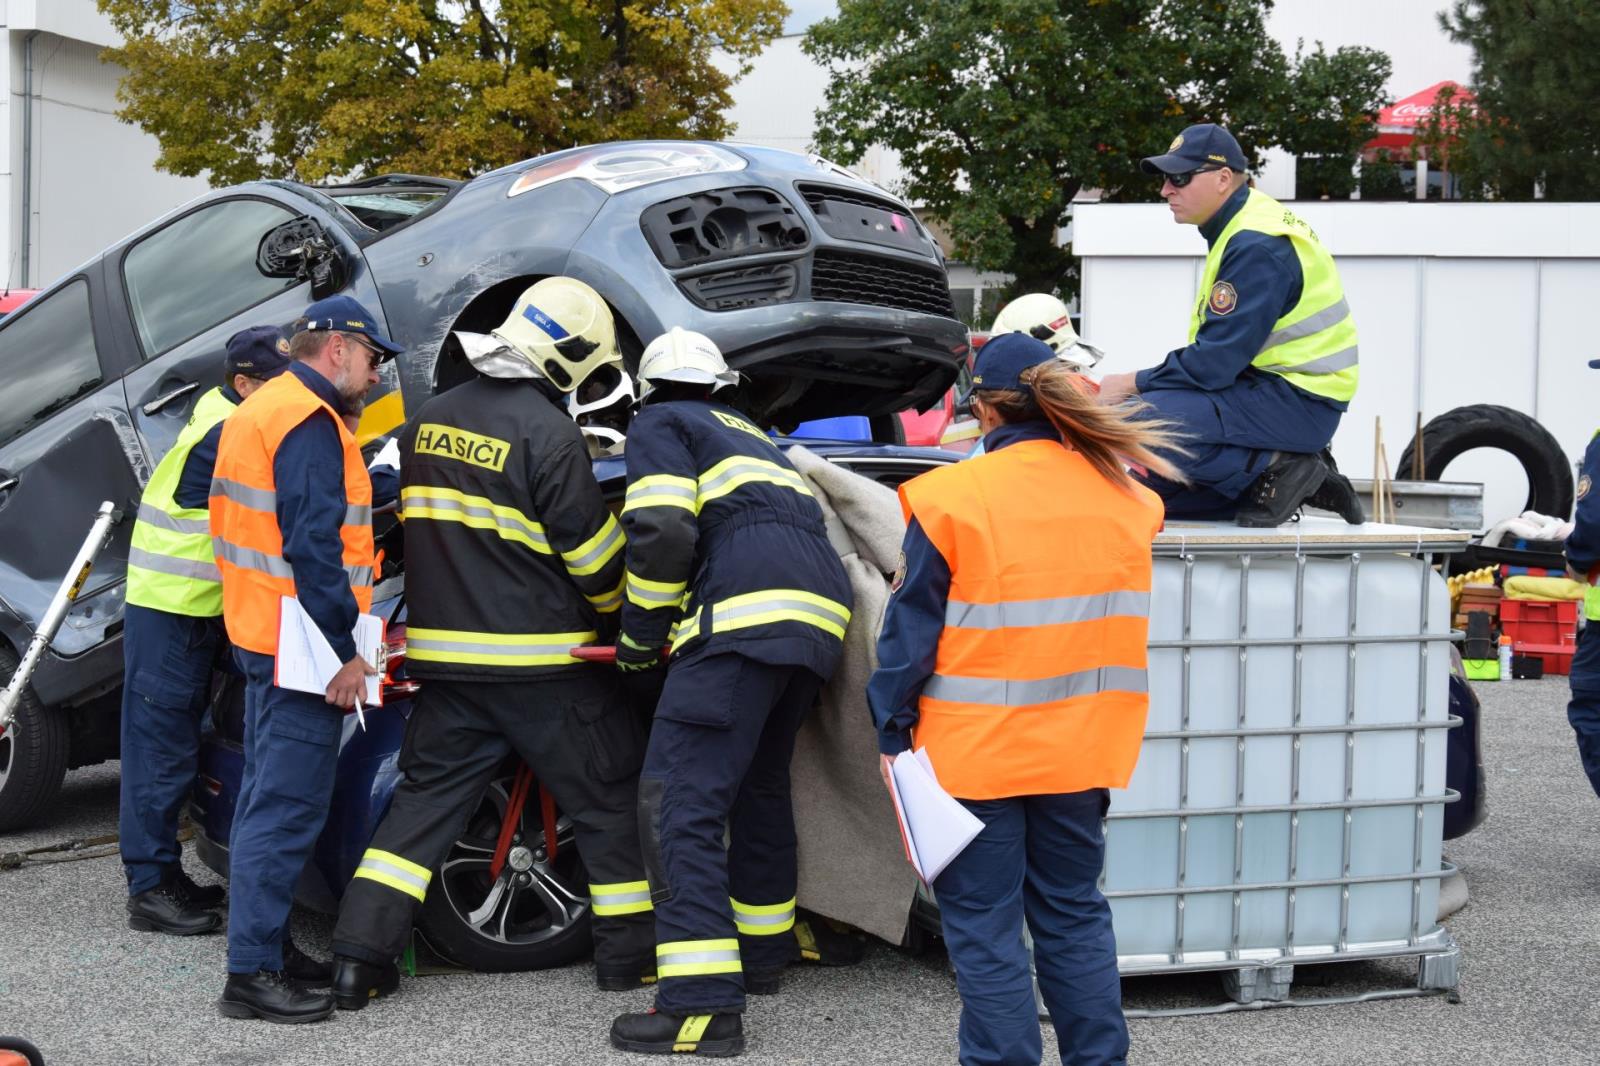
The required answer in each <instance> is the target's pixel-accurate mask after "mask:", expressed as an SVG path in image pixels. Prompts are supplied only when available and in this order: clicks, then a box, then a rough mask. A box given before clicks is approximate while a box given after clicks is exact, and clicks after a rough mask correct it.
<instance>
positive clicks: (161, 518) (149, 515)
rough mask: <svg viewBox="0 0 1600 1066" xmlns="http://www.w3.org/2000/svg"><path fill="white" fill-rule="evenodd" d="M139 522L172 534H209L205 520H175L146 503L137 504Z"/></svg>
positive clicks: (209, 524) (208, 522) (208, 524)
mask: <svg viewBox="0 0 1600 1066" xmlns="http://www.w3.org/2000/svg"><path fill="white" fill-rule="evenodd" d="M139 521H141V522H144V523H145V524H146V525H151V526H155V527H156V528H157V529H165V530H168V531H169V532H172V533H190V534H193V533H201V534H205V533H210V532H211V522H210V520H209V519H205V518H175V517H173V516H172V515H169V514H168V513H167V512H165V511H163V510H161V509H160V508H159V507H154V506H151V505H150V504H148V503H142V502H141V503H140V504H139Z"/></svg>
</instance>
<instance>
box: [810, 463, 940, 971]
mask: <svg viewBox="0 0 1600 1066" xmlns="http://www.w3.org/2000/svg"><path fill="white" fill-rule="evenodd" d="M788 455H789V461H790V462H792V463H793V464H794V466H795V469H796V470H798V471H799V472H800V476H801V477H803V478H805V479H806V483H807V484H808V485H810V487H811V491H812V492H813V493H815V494H816V497H817V502H818V503H819V504H821V505H822V513H823V517H824V519H825V520H826V522H827V526H828V538H829V540H830V541H831V542H832V544H833V546H834V548H835V549H836V550H837V551H838V553H839V558H840V559H841V560H843V562H844V568H845V572H846V573H847V574H849V576H850V587H851V589H852V590H853V591H854V593H855V609H854V611H853V613H852V615H851V618H850V627H849V629H848V630H847V631H846V632H845V642H844V660H843V662H842V663H841V664H840V666H839V669H838V671H837V672H836V673H835V674H834V676H833V680H832V681H831V682H829V684H828V686H827V688H825V689H824V690H823V693H822V699H821V701H820V704H819V706H818V708H817V710H816V711H815V712H814V713H813V714H812V715H811V717H810V718H809V719H808V720H807V721H806V723H805V725H804V726H803V727H802V728H801V730H800V735H799V737H798V739H797V740H796V742H795V752H794V768H793V773H792V775H791V779H792V782H793V789H794V817H795V828H796V830H797V831H798V833H799V841H800V890H799V905H800V906H802V907H805V908H806V909H808V910H811V911H815V912H816V913H818V914H821V915H824V916H826V917H829V918H833V919H836V920H838V921H841V922H848V923H849V924H851V925H854V926H857V927H859V928H861V929H864V930H866V931H867V932H869V933H871V934H873V935H874V936H879V937H882V938H883V939H885V940H888V941H890V942H891V943H895V944H898V943H899V942H900V941H901V939H902V937H903V936H904V934H905V928H906V921H907V919H908V918H909V916H910V911H911V902H912V899H913V898H914V897H915V896H916V892H917V875H916V873H915V872H914V871H913V870H912V869H911V865H910V863H908V862H907V861H906V856H905V848H904V846H903V845H902V844H901V842H900V830H899V827H898V825H897V824H896V821H895V814H894V807H893V805H892V804H891V803H890V800H889V796H888V793H887V792H886V791H885V790H884V787H883V781H882V779H881V778H880V777H879V776H878V741H877V735H876V731H875V730H874V728H873V725H872V715H871V713H870V712H869V711H868V710H867V694H866V690H867V678H868V677H870V676H871V674H872V671H873V669H874V668H875V667H876V666H877V664H878V660H877V652H876V646H877V640H878V628H879V626H880V625H881V624H882V622H883V609H884V606H885V604H887V602H888V600H889V576H890V575H891V574H892V573H893V571H894V569H895V567H896V566H897V565H898V560H899V558H900V542H901V539H902V538H903V537H904V535H905V522H904V520H903V519H902V518H901V516H900V501H899V500H898V499H897V498H896V496H895V493H894V490H892V489H889V488H886V487H884V486H883V485H880V484H878V483H877V482H875V481H872V480H871V479H869V478H865V477H862V476H861V475H859V474H853V473H851V472H850V471H848V470H844V469H842V468H841V467H838V466H835V465H834V464H833V463H830V462H828V461H827V460H825V459H822V458H819V457H818V456H817V455H815V454H814V453H812V452H809V451H807V450H806V449H805V448H802V447H795V448H790V449H789V452H788Z"/></svg>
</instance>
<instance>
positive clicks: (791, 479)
mask: <svg viewBox="0 0 1600 1066" xmlns="http://www.w3.org/2000/svg"><path fill="white" fill-rule="evenodd" d="M746 474H755V475H757V476H758V477H760V478H761V480H762V482H763V483H764V484H768V485H770V484H772V483H773V482H781V483H783V484H786V485H788V486H789V487H790V488H793V489H798V490H799V491H801V492H804V493H805V494H806V495H808V496H809V495H811V490H810V489H808V488H806V483H805V482H804V481H803V480H801V478H800V475H799V474H797V473H795V472H794V471H792V470H786V469H784V468H783V467H781V466H779V465H778V464H777V463H769V462H765V461H763V460H759V459H751V460H750V461H749V462H744V463H736V464H734V465H733V466H730V467H725V468H724V469H723V471H722V473H720V474H718V475H717V476H716V477H714V478H712V479H711V480H710V481H702V482H701V483H700V495H702V496H707V495H710V494H711V492H712V491H713V490H715V489H717V488H720V487H721V486H722V484H723V483H724V482H727V481H732V480H733V479H734V478H737V477H741V476H744V475H746Z"/></svg>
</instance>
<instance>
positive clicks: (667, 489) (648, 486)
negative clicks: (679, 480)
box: [624, 479, 697, 501]
mask: <svg viewBox="0 0 1600 1066" xmlns="http://www.w3.org/2000/svg"><path fill="white" fill-rule="evenodd" d="M696 495H697V493H696V491H695V490H694V489H692V488H690V487H689V486H687V485H673V484H668V483H663V482H656V481H651V480H648V479H640V480H639V481H638V482H635V483H634V484H632V485H629V486H628V492H627V495H626V496H625V497H624V499H629V500H632V499H638V498H640V497H642V496H681V497H683V498H684V499H686V500H690V501H692V500H693V499H694V498H695V496H696Z"/></svg>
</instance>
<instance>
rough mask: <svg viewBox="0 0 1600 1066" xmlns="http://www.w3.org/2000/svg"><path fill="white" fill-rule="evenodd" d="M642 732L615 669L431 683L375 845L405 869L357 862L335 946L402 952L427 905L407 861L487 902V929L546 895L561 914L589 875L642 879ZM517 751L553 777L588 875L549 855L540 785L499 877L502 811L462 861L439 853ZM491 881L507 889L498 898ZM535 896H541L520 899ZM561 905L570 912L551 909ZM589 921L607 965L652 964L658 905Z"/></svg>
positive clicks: (370, 953) (513, 918)
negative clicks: (575, 877) (377, 871)
mask: <svg viewBox="0 0 1600 1066" xmlns="http://www.w3.org/2000/svg"><path fill="white" fill-rule="evenodd" d="M644 740H645V732H644V723H643V720H642V718H641V716H640V714H639V712H638V711H637V710H636V709H635V707H634V706H633V705H632V704H631V703H630V702H629V701H628V699H627V697H626V694H625V692H624V690H623V688H622V685H621V684H620V682H619V679H618V677H617V675H616V674H614V673H612V672H611V671H609V670H606V669H603V668H596V669H594V670H593V671H590V672H587V673H584V674H581V675H571V674H567V675H562V676H558V677H553V678H549V679H542V680H537V681H527V682H522V681H516V682H464V681H438V680H434V681H425V682H424V683H423V685H422V689H421V691H420V692H419V693H418V694H417V703H416V706H415V708H414V709H413V711H412V713H411V718H410V720H409V721H408V722H407V724H406V736H405V741H404V743H403V745H402V746H401V749H400V771H401V773H402V775H403V776H402V780H401V782H400V785H399V786H398V787H397V788H396V789H395V794H394V800H393V802H392V804H391V805H390V807H389V812H388V814H387V815H385V816H384V819H383V821H382V823H381V824H380V825H379V826H378V830H377V832H376V833H375V834H374V835H373V838H372V843H371V845H370V846H369V849H368V852H367V855H368V857H371V856H373V854H374V853H375V852H376V853H386V854H387V855H389V856H394V857H398V858H400V859H402V860H404V864H405V865H401V864H396V863H393V861H392V860H390V861H389V862H388V863H387V864H385V865H382V866H381V867H380V868H381V869H385V870H390V871H398V874H399V876H391V875H388V874H385V875H384V876H386V877H388V878H389V879H388V880H387V881H385V880H377V879H373V878H369V877H365V876H362V875H361V874H360V873H358V875H357V876H356V877H355V878H354V879H352V881H351V883H350V885H349V887H348V888H346V890H345V894H344V899H343V900H342V902H341V904H340V907H339V922H338V925H337V927H336V928H335V929H334V934H333V950H334V952H335V953H336V954H339V955H345V956H348V957H350V958H356V959H362V960H364V961H367V962H374V963H380V964H381V963H386V962H388V961H390V960H392V959H393V958H394V957H395V956H396V955H398V954H399V953H400V951H401V950H402V949H403V948H404V946H405V943H406V939H407V937H408V935H409V933H410V931H411V925H412V922H413V919H414V918H415V915H416V911H417V909H418V907H419V906H420V903H419V901H418V899H417V898H416V896H415V895H414V894H413V892H408V891H404V890H402V888H400V887H396V885H397V884H399V885H410V886H411V887H412V888H413V889H415V888H416V885H415V881H416V880H417V875H416V874H414V873H407V871H408V870H409V869H410V867H417V868H420V870H422V871H429V872H431V882H430V883H429V884H428V885H427V891H428V892H430V893H433V892H440V891H444V890H445V888H446V886H445V885H443V884H441V880H442V879H443V878H449V879H451V884H450V886H449V889H450V891H451V893H452V897H453V898H459V899H460V900H461V901H462V903H463V904H464V905H465V906H470V907H473V908H475V909H479V910H481V911H482V917H483V921H484V923H487V924H488V925H494V926H496V928H495V929H489V930H488V932H490V934H491V935H494V934H497V933H498V932H499V929H498V921H499V916H500V915H502V914H504V915H507V916H508V918H509V920H510V924H511V925H512V926H513V927H514V926H515V925H516V924H517V923H519V922H526V921H528V920H529V919H530V918H537V917H538V915H537V913H536V912H537V911H538V910H539V908H540V907H541V906H543V907H544V908H545V909H546V910H547V911H550V912H551V914H552V915H553V916H555V917H556V920H558V921H561V922H566V921H570V920H571V919H572V918H573V917H576V916H578V915H580V914H581V912H582V911H583V909H584V906H583V901H582V897H583V896H585V895H587V894H588V893H589V884H593V885H619V884H629V883H639V882H643V881H644V880H645V874H644V863H643V858H642V855H641V852H640V848H639V836H638V821H637V818H636V815H635V809H636V797H637V794H638V771H639V766H640V762H641V760H642V759H643V754H644ZM513 752H515V753H516V754H517V755H519V756H520V757H521V758H522V759H523V760H524V761H526V762H527V764H528V765H529V766H530V767H531V768H532V770H533V773H534V775H535V777H536V778H537V779H538V781H539V782H540V783H542V784H543V785H544V787H545V788H547V789H549V791H550V794H551V795H552V796H553V797H554V799H555V802H556V805H557V807H558V808H559V811H560V815H561V816H562V817H563V818H564V819H570V821H571V825H572V830H573V835H574V838H575V840H576V844H577V849H578V854H579V856H580V857H581V858H582V859H583V865H584V867H585V868H586V869H587V871H588V874H587V881H588V884H583V883H576V884H572V883H570V881H571V879H570V878H567V879H565V881H563V879H561V878H560V877H559V875H554V874H553V871H552V870H551V869H550V867H549V864H548V863H547V862H546V861H545V850H544V830H543V826H542V819H541V811H540V802H539V795H538V792H537V791H536V790H535V791H534V792H532V793H531V794H530V795H529V797H528V802H527V806H526V807H525V808H524V814H523V830H522V839H521V840H520V841H519V842H518V844H517V846H515V847H513V849H512V858H513V859H514V860H515V861H514V862H509V861H508V862H507V863H506V864H505V868H504V870H503V871H502V873H501V874H500V881H501V882H502V883H501V884H499V885H498V886H491V884H490V882H489V880H488V864H489V859H490V856H491V853H492V852H493V849H494V847H495V843H496V834H497V831H498V829H499V825H500V822H499V818H498V817H496V818H492V819H489V820H488V821H487V822H486V823H485V824H483V825H478V824H474V825H473V826H472V827H471V830H472V832H471V836H470V837H468V838H466V839H464V840H463V844H464V847H463V849H462V854H461V855H460V856H458V859H459V861H454V860H453V861H452V866H451V869H450V870H448V871H445V872H443V873H441V871H440V869H439V865H440V863H441V862H442V861H443V860H444V858H445V856H446V854H447V853H448V852H449V850H450V847H451V845H452V844H454V843H455V842H456V841H457V840H458V839H462V836H463V832H464V831H466V830H468V828H469V827H468V821H469V819H471V818H472V816H473V814H474V813H475V812H476V811H477V810H478V805H479V801H480V799H481V798H482V797H483V794H484V789H485V787H486V786H487V785H488V784H489V782H490V781H491V780H492V779H493V778H494V776H495V774H496V772H497V770H498V769H499V768H500V767H501V765H502V764H503V763H504V761H505V759H506V756H507V755H509V754H511V753H513ZM500 809H501V810H502V811H503V809H504V802H503V800H502V802H501V804H500ZM557 835H558V840H559V838H560V835H561V834H560V833H559V832H558V834H557ZM567 846H569V847H570V846H571V842H568V843H567ZM519 849H520V850H519ZM558 858H559V856H558ZM519 866H520V867H525V869H519V868H518V867H519ZM456 878H461V881H460V882H459V883H458V882H456V881H455V880H454V879H456ZM496 891H498V892H499V893H500V895H499V896H498V897H495V898H494V899H493V903H494V906H489V904H490V902H491V899H490V897H491V896H493V894H494V893H495V892H496ZM529 894H531V897H532V898H521V899H519V898H518V897H527V896H528V895H529ZM574 895H575V896H576V899H574V898H573V897H574ZM557 908H560V909H562V910H564V911H565V912H566V913H564V914H562V915H559V916H556V915H555V910H556V909H557ZM592 921H593V929H594V956H595V967H596V970H597V971H598V972H599V973H601V974H606V975H612V974H615V975H618V976H626V975H631V974H649V973H653V972H654V969H655V959H654V947H655V938H654V922H653V916H652V914H651V912H650V911H649V910H644V911H641V912H634V913H628V914H619V915H609V916H600V915H595V916H593V918H592ZM480 924H481V923H480Z"/></svg>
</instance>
